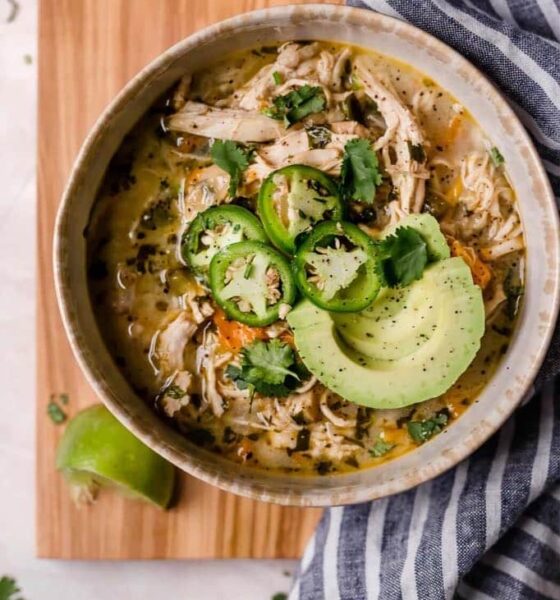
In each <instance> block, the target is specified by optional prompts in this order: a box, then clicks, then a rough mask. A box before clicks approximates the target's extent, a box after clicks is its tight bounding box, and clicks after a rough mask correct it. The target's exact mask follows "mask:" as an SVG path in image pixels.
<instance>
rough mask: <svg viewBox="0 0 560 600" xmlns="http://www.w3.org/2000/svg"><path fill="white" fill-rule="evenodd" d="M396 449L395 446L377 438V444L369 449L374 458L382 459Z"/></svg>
mask: <svg viewBox="0 0 560 600" xmlns="http://www.w3.org/2000/svg"><path fill="white" fill-rule="evenodd" d="M394 447H395V444H389V443H388V442H386V441H385V440H383V439H382V438H380V437H379V438H377V440H376V441H375V444H374V445H373V446H372V447H371V448H370V449H369V453H370V454H371V455H372V456H373V457H374V458H380V457H381V456H385V454H387V452H390V451H391V450H392V449H393V448H394Z"/></svg>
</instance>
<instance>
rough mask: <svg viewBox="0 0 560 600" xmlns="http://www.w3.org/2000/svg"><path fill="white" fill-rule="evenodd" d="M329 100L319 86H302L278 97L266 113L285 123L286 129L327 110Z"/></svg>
mask: <svg viewBox="0 0 560 600" xmlns="http://www.w3.org/2000/svg"><path fill="white" fill-rule="evenodd" d="M326 106H327V99H326V97H325V92H323V89H322V88H321V87H319V86H312V85H302V86H301V87H300V88H298V89H296V90H292V91H291V92H288V93H287V94H284V95H283V96H276V98H274V100H273V101H272V106H271V107H270V108H267V109H266V110H265V111H264V113H265V114H266V115H268V116H269V117H272V118H273V119H277V120H279V121H284V125H285V126H286V127H290V126H291V125H293V124H294V123H297V122H298V121H301V120H302V119H304V118H305V117H307V116H309V115H312V114H314V113H318V112H321V111H322V110H325V108H326Z"/></svg>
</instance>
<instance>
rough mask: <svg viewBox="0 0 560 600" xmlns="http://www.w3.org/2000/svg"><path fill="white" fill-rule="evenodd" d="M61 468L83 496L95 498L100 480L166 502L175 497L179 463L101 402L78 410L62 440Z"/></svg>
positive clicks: (58, 457) (128, 492) (77, 494)
mask: <svg viewBox="0 0 560 600" xmlns="http://www.w3.org/2000/svg"><path fill="white" fill-rule="evenodd" d="M56 468H57V469H58V470H59V471H62V473H63V474H64V477H65V478H66V480H67V481H68V483H69V484H70V486H71V488H72V492H73V495H74V496H75V498H76V500H78V501H85V502H88V501H91V500H93V499H94V498H95V493H96V490H97V488H98V487H99V486H110V487H115V488H117V489H118V490H120V491H121V492H123V493H124V494H125V495H127V496H132V497H135V498H141V499H143V500H146V501H148V502H151V503H152V504H155V505H156V506H159V507H161V508H166V507H167V506H168V504H169V501H170V500H171V495H172V493H173V487H174V483H175V469H174V468H173V466H172V465H171V464H170V463H168V462H167V461H166V460H165V459H163V458H162V457H161V456H159V455H158V454H156V453H155V452H154V451H153V450H150V448H148V447H147V446H145V445H144V444H143V443H142V442H141V441H140V440H138V439H137V438H135V437H134V435H132V433H130V432H129V431H128V429H126V428H125V427H123V426H122V425H121V424H120V423H119V421H117V419H116V418H115V417H114V416H113V415H112V414H111V413H110V412H109V411H108V410H107V409H106V408H105V407H104V406H103V405H101V404H99V405H96V406H92V407H90V408H87V409H85V410H83V411H82V412H80V413H78V414H77V415H76V416H75V417H74V418H73V419H72V420H71V421H70V422H69V424H68V426H67V427H66V430H65V431H64V435H63V436H62V439H61V440H60V444H59V446H58V450H57V455H56Z"/></svg>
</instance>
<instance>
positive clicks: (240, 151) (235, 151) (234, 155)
mask: <svg viewBox="0 0 560 600" xmlns="http://www.w3.org/2000/svg"><path fill="white" fill-rule="evenodd" d="M210 156H211V157H212V160H213V161H214V164H216V165H218V167H220V169H223V170H224V171H225V172H226V173H228V175H229V177H230V179H229V189H228V193H229V195H230V196H232V197H233V196H235V194H236V193H237V188H238V187H239V182H240V180H241V173H243V171H245V169H246V168H247V167H248V166H249V161H250V158H251V152H250V151H248V150H246V149H245V148H243V146H241V145H239V144H237V143H236V142H232V141H231V140H226V141H222V140H216V141H215V142H214V143H213V144H212V148H211V149H210Z"/></svg>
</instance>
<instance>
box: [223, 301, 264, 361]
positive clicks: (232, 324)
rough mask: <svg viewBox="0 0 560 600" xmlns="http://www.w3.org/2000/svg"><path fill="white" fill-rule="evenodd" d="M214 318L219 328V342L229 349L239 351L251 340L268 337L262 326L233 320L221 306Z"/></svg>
mask: <svg viewBox="0 0 560 600" xmlns="http://www.w3.org/2000/svg"><path fill="white" fill-rule="evenodd" d="M213 319H214V323H215V324H216V327H217V328H218V334H219V343H220V345H221V346H222V347H224V348H225V349H227V350H233V351H234V352H235V351H239V350H241V348H243V347H244V346H247V345H248V344H250V343H251V342H254V341H255V340H264V339H266V337H267V336H266V331H265V330H264V329H263V328H262V327H249V326H248V325H243V323H239V322H238V321H231V320H229V319H228V318H227V317H226V314H225V313H224V311H223V310H222V309H220V308H217V309H216V311H215V312H214V316H213Z"/></svg>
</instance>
